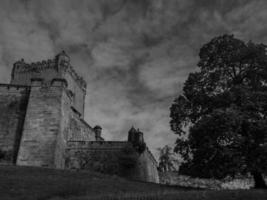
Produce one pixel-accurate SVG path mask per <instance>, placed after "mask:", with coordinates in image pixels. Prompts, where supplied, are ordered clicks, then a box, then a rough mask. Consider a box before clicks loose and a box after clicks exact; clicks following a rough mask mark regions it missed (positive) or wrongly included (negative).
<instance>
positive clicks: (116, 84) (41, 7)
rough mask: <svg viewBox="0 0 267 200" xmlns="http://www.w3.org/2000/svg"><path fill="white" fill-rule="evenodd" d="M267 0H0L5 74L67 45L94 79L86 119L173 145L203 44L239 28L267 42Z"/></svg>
mask: <svg viewBox="0 0 267 200" xmlns="http://www.w3.org/2000/svg"><path fill="white" fill-rule="evenodd" d="M266 11H267V1H266V0H87V1H85V0H42V1H41V0H20V1H19V0H18V1H16V0H0V20H1V23H0V82H1V83H8V82H9V81H10V74H11V69H12V66H13V63H14V62H15V61H17V60H20V59H21V58H24V59H25V61H26V62H35V61H40V60H46V59H50V58H53V57H54V56H55V55H56V54H57V53H59V52H60V51H62V50H65V51H66V53H67V54H68V55H69V56H70V58H71V65H72V66H73V67H74V69H75V70H76V71H77V72H78V73H79V74H82V76H83V77H84V79H85V80H86V81H87V97H86V106H85V119H86V121H87V122H88V123H89V124H90V125H91V126H94V125H96V124H98V125H100V126H101V127H102V128H103V137H104V138H105V139H106V140H125V139H126V138H127V133H128V130H129V129H130V128H131V126H134V127H136V128H139V129H140V130H141V131H142V132H144V137H145V141H146V143H147V145H148V147H149V148H150V149H151V151H152V152H153V153H154V154H155V156H156V157H157V155H158V152H157V148H159V147H163V146H165V145H173V144H174V143H175V139H176V137H177V136H176V135H175V134H174V133H172V132H171V130H170V126H169V121H170V118H169V107H170V106H171V104H172V101H173V100H174V98H175V97H177V96H178V95H179V94H180V93H181V90H182V87H183V83H184V81H185V80H186V78H187V76H188V74H189V73H190V72H194V71H195V70H197V62H198V59H199V58H198V52H199V49H200V47H201V46H202V45H203V44H205V43H207V42H209V41H210V40H211V39H212V38H213V37H216V36H219V35H222V34H234V35H235V37H236V38H239V39H242V40H244V41H249V40H252V41H254V42H256V43H265V44H267V23H266V22H267V12H266Z"/></svg>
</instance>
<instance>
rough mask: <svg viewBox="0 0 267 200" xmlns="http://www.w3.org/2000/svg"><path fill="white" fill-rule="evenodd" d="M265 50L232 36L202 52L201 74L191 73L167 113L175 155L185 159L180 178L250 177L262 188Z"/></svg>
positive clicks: (266, 141) (266, 150) (266, 156)
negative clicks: (168, 113) (175, 137)
mask: <svg viewBox="0 0 267 200" xmlns="http://www.w3.org/2000/svg"><path fill="white" fill-rule="evenodd" d="M265 49H266V46H265V45H263V44H254V43H252V42H248V43H244V42H243V41H241V40H239V39H236V38H234V36H232V35H223V36H219V37H215V38H214V39H212V40H211V41H210V42H208V43H207V44H205V45H204V46H203V47H202V48H201V49H200V53H199V57H200V61H199V63H198V67H199V70H198V71H197V72H194V73H190V74H189V76H188V78H187V80H186V82H185V84H184V87H183V91H182V93H181V94H180V95H179V96H178V97H177V98H176V99H175V100H174V102H173V104H172V106H171V108H170V117H171V121H170V126H171V129H172V131H173V132H174V133H176V134H178V136H179V137H178V139H177V141H176V146H175V151H176V152H177V153H179V154H181V156H182V157H183V159H184V160H185V162H184V163H183V164H182V166H181V168H180V171H181V172H182V173H185V174H188V175H192V176H198V177H205V178H219V179H222V178H224V177H226V176H229V175H230V176H232V177H234V176H236V175H238V174H247V173H250V174H252V175H253V177H254V181H255V187H256V188H263V187H266V185H265V182H264V179H263V174H266V172H267V56H266V51H265ZM185 128H188V130H189V131H188V133H187V131H185Z"/></svg>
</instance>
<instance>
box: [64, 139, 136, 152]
mask: <svg viewBox="0 0 267 200" xmlns="http://www.w3.org/2000/svg"><path fill="white" fill-rule="evenodd" d="M128 145H131V143H129V142H124V141H68V142H67V146H68V149H88V150H100V149H101V150H118V149H121V148H123V147H125V146H128Z"/></svg>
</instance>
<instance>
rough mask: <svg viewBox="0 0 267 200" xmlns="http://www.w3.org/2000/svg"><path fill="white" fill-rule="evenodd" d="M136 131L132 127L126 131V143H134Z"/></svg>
mask: <svg viewBox="0 0 267 200" xmlns="http://www.w3.org/2000/svg"><path fill="white" fill-rule="evenodd" d="M136 132H137V131H136V129H135V128H134V127H133V126H132V128H131V129H130V130H129V131H128V142H131V143H134V141H135V134H136Z"/></svg>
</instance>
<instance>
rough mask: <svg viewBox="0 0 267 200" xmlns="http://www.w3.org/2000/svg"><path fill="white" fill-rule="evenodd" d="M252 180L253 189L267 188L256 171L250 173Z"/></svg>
mask: <svg viewBox="0 0 267 200" xmlns="http://www.w3.org/2000/svg"><path fill="white" fill-rule="evenodd" d="M252 175H253V178H254V187H255V188H265V189H266V188H267V186H266V184H265V181H264V178H263V176H262V174H261V173H260V172H258V171H254V172H252Z"/></svg>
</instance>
